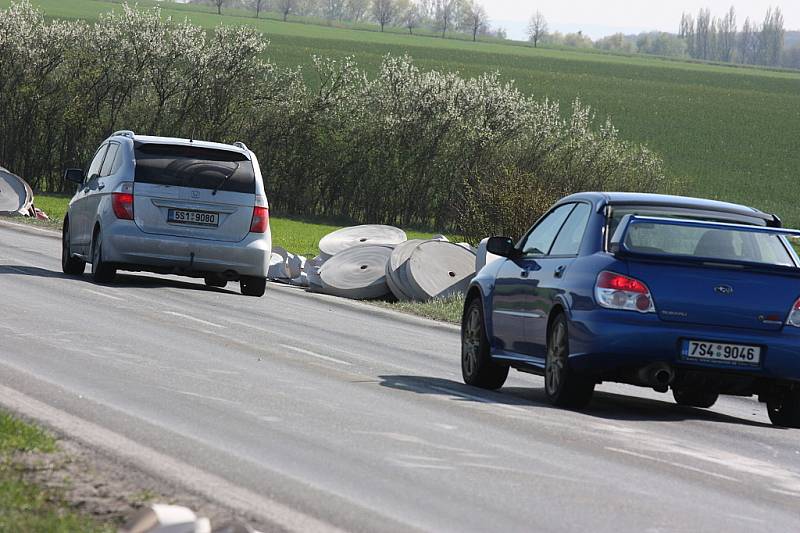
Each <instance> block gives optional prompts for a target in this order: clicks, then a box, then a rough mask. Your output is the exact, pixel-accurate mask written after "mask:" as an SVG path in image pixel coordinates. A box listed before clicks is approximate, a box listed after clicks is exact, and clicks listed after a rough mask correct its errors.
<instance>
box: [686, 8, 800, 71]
mask: <svg viewBox="0 0 800 533" xmlns="http://www.w3.org/2000/svg"><path fill="white" fill-rule="evenodd" d="M785 36H786V28H785V27H784V19H783V13H782V12H781V9H780V8H779V7H776V8H774V9H773V8H769V9H768V10H767V13H766V15H765V16H764V20H763V21H762V22H761V23H760V24H759V23H757V22H755V21H751V20H750V18H749V17H748V18H746V19H745V21H744V24H743V25H742V28H741V30H739V28H738V26H737V22H736V9H735V8H734V7H731V8H730V9H729V10H728V12H727V13H726V14H725V15H724V16H722V17H721V18H718V17H715V16H713V15H712V14H711V10H710V9H701V10H700V11H699V12H698V13H697V16H696V17H693V16H692V15H691V14H689V13H684V14H683V15H682V17H681V23H680V28H679V31H678V37H680V38H681V39H683V40H684V41H685V43H686V49H687V53H688V55H689V56H690V57H693V58H695V59H706V60H712V61H723V62H728V63H733V62H736V63H744V64H750V65H768V66H773V67H777V66H781V65H782V64H783V61H782V60H783V54H784V38H785Z"/></svg>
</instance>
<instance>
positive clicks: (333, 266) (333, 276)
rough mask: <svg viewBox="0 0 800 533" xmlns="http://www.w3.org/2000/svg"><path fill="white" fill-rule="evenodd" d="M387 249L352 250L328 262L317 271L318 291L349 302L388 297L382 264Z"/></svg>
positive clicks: (378, 247) (361, 247) (374, 246)
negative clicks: (346, 299) (318, 276)
mask: <svg viewBox="0 0 800 533" xmlns="http://www.w3.org/2000/svg"><path fill="white" fill-rule="evenodd" d="M391 254H392V247H391V246H384V245H372V246H356V247H353V248H350V249H347V250H345V251H343V252H341V253H338V254H336V255H334V256H333V257H331V258H330V259H328V260H327V261H326V262H325V264H324V265H322V267H321V268H320V270H319V275H320V279H321V280H322V290H323V292H325V293H327V294H333V295H335V296H342V297H344V298H350V299H353V300H368V299H371V298H380V297H381V296H385V295H386V294H388V293H389V287H388V285H387V284H386V263H387V262H388V261H389V256H390V255H391Z"/></svg>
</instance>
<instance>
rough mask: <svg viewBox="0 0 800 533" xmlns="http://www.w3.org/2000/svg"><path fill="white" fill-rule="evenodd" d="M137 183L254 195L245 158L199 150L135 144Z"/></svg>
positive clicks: (228, 152)
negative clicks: (217, 189)
mask: <svg viewBox="0 0 800 533" xmlns="http://www.w3.org/2000/svg"><path fill="white" fill-rule="evenodd" d="M134 155H135V157H136V173H135V175H134V181H136V182H137V183H152V184H155V185H171V186H176V187H192V188H195V189H216V188H217V187H219V190H220V191H229V192H241V193H250V194H254V193H255V192H256V178H255V172H254V170H253V163H251V162H250V160H249V159H247V157H245V155H244V154H242V153H240V152H235V151H232V150H217V149H213V148H202V147H198V146H184V145H172V144H156V143H137V144H136V145H135V147H134Z"/></svg>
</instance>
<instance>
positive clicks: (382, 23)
mask: <svg viewBox="0 0 800 533" xmlns="http://www.w3.org/2000/svg"><path fill="white" fill-rule="evenodd" d="M384 24H385V23H384V22H381V33H383V26H384Z"/></svg>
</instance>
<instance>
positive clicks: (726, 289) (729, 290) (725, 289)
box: [714, 285, 733, 296]
mask: <svg viewBox="0 0 800 533" xmlns="http://www.w3.org/2000/svg"><path fill="white" fill-rule="evenodd" d="M714 292H716V293H719V294H724V295H726V296H727V295H731V294H733V287H731V286H730V285H718V286H716V287H714Z"/></svg>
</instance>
